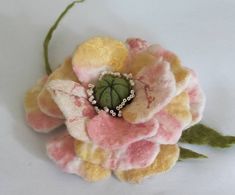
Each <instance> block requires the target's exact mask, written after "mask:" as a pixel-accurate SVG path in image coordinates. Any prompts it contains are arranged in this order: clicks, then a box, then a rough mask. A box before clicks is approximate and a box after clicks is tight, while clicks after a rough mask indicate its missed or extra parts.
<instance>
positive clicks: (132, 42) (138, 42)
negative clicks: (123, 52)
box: [126, 38, 148, 54]
mask: <svg viewBox="0 0 235 195" xmlns="http://www.w3.org/2000/svg"><path fill="white" fill-rule="evenodd" d="M126 43H127V45H128V47H129V51H130V52H131V53H132V54H136V53H139V52H142V51H144V50H145V49H147V47H148V44H147V41H145V40H143V39H139V38H128V39H127V40H126Z"/></svg>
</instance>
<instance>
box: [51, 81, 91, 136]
mask: <svg viewBox="0 0 235 195" xmlns="http://www.w3.org/2000/svg"><path fill="white" fill-rule="evenodd" d="M48 90H49V91H50V93H51V95H52V98H53V99H54V101H55V102H56V104H57V105H58V107H59V108H60V110H61V111H62V113H63V114H64V116H65V118H66V126H67V128H68V131H69V133H70V135H71V136H72V137H74V138H76V139H78V140H81V141H89V138H88V136H87V133H86V123H87V120H88V119H90V118H93V117H94V115H95V114H96V113H95V110H94V108H93V106H92V105H91V104H90V103H89V102H88V101H87V99H86V97H87V95H86V92H85V88H84V87H82V86H81V85H80V84H78V83H75V82H73V81H63V80H53V81H51V82H50V83H49V85H48Z"/></svg>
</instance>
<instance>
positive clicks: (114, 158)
mask: <svg viewBox="0 0 235 195" xmlns="http://www.w3.org/2000/svg"><path fill="white" fill-rule="evenodd" d="M159 151H160V145H159V144H157V143H154V142H151V141H147V140H140V141H137V142H134V143H132V144H130V145H129V146H128V147H127V148H125V149H121V150H118V151H115V152H113V155H111V157H110V159H108V161H107V162H106V164H105V167H107V168H110V169H112V170H130V169H139V168H144V167H147V166H149V165H150V164H152V163H153V161H154V160H155V158H156V156H157V155H158V153H159ZM120 153H121V155H120Z"/></svg>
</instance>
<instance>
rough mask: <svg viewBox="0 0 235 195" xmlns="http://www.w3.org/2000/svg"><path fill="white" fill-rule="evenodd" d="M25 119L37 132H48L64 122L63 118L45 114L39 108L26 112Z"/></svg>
mask: <svg viewBox="0 0 235 195" xmlns="http://www.w3.org/2000/svg"><path fill="white" fill-rule="evenodd" d="M26 121H27V123H28V125H29V126H30V127H31V128H33V130H35V131H36V132H39V133H48V132H50V131H52V130H54V129H55V128H57V127H59V126H61V125H62V124H63V123H64V120H61V119H57V118H52V117H50V116H47V115H45V114H44V113H42V112H41V111H40V109H38V110H32V111H29V112H26Z"/></svg>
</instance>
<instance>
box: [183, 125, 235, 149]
mask: <svg viewBox="0 0 235 195" xmlns="http://www.w3.org/2000/svg"><path fill="white" fill-rule="evenodd" d="M180 142H184V143H189V144H198V145H209V146H212V147H219V148H228V147H231V146H232V144H235V136H224V135H221V134H220V133H218V132H217V131H216V130H214V129H212V128H210V127H207V126H205V125H203V124H196V125H194V126H192V127H190V128H188V129H187V130H185V131H184V132H183V134H182V137H181V139H180Z"/></svg>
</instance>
